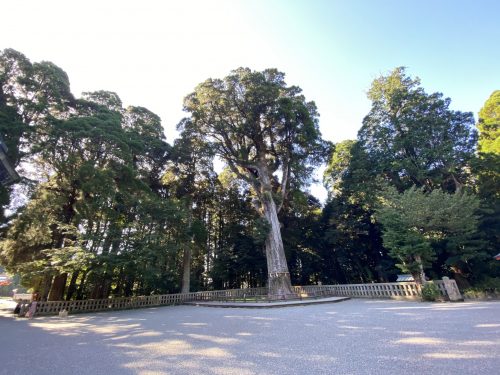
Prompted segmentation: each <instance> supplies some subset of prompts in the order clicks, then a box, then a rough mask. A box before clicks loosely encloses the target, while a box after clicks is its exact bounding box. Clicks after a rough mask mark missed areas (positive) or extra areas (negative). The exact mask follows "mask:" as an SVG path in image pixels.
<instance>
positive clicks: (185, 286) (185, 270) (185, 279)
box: [181, 245, 191, 293]
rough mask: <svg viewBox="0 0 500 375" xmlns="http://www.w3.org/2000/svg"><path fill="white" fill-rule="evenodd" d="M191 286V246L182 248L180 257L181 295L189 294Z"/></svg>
mask: <svg viewBox="0 0 500 375" xmlns="http://www.w3.org/2000/svg"><path fill="white" fill-rule="evenodd" d="M190 285H191V246H189V245H187V246H186V247H185V248H184V254H183V256H182V287H181V293H189V289H190Z"/></svg>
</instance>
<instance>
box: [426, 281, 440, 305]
mask: <svg viewBox="0 0 500 375" xmlns="http://www.w3.org/2000/svg"><path fill="white" fill-rule="evenodd" d="M440 296H441V293H440V292H439V289H438V287H437V286H436V285H434V284H433V283H425V284H424V285H422V299H423V300H424V301H435V300H436V299H438V298H439V297H440Z"/></svg>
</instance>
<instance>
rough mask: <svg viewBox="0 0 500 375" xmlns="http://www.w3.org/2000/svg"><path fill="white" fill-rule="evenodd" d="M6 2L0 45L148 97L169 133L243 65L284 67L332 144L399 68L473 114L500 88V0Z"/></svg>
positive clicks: (86, 87) (89, 83) (81, 85)
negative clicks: (203, 93) (189, 98)
mask: <svg viewBox="0 0 500 375" xmlns="http://www.w3.org/2000/svg"><path fill="white" fill-rule="evenodd" d="M1 9H2V22H1V23H0V49H3V48H14V49H16V50H19V51H21V52H23V53H24V54H25V55H26V56H27V57H28V58H29V59H31V60H32V61H41V60H48V61H52V62H54V63H55V64H57V65H58V66H60V67H61V68H63V69H64V70H65V71H66V72H67V73H68V75H69V78H70V82H71V86H72V91H73V93H74V94H75V95H76V96H79V95H80V93H81V92H83V91H93V90H110V91H115V92H117V93H118V95H119V96H120V97H121V99H122V101H123V102H124V104H125V105H138V106H144V107H147V108H148V109H150V110H152V111H153V112H155V113H157V114H158V115H160V117H161V118H162V120H163V125H164V127H165V129H166V135H167V139H168V141H169V142H172V140H173V139H174V138H175V126H176V124H177V123H178V121H179V120H180V119H181V118H182V117H183V112H182V100H183V97H184V96H185V95H187V94H188V93H190V92H191V91H192V90H193V89H194V87H195V86H196V85H197V84H198V83H199V82H201V81H203V80H205V79H207V78H209V77H212V78H217V77H224V76H225V75H227V74H228V73H229V72H230V71H231V70H232V69H234V68H237V67H239V66H245V67H250V68H252V69H255V70H262V69H265V68H268V67H275V68H278V69H279V70H281V71H283V72H285V73H286V74H287V82H288V83H289V84H295V85H298V86H300V87H302V88H303V90H304V93H305V95H306V97H307V99H308V100H314V101H315V102H316V104H317V105H318V109H319V112H320V114H321V121H320V127H321V131H322V133H323V136H324V138H326V139H328V140H331V141H334V142H337V141H340V140H344V139H352V138H355V137H356V133H357V130H358V129H359V127H360V125H361V120H362V119H363V117H364V116H365V115H366V114H367V113H368V111H369V108H370V102H369V101H368V99H367V98H366V91H367V89H368V88H369V86H370V83H371V81H372V80H373V79H374V78H376V77H377V76H379V75H380V74H384V73H386V72H388V71H389V70H391V69H393V68H394V67H396V66H407V67H408V72H409V73H410V74H411V75H413V76H419V77H420V78H421V80H422V85H423V87H424V88H425V89H426V90H427V91H428V92H434V91H440V92H442V93H443V94H444V95H445V96H448V97H450V98H451V99H452V108H453V109H459V110H463V111H472V112H474V114H475V115H477V112H478V111H479V109H480V108H481V106H482V104H483V103H484V101H485V100H486V99H487V98H488V96H489V95H490V94H491V92H493V91H494V90H495V89H500V1H498V0H470V1H466V0H447V1H445V0H442V1H440V0H413V1H411V0H365V1H362V0H343V1H335V0H330V1H328V0H325V1H321V0H240V1H238V0H232V1H229V0H228V1H224V0H204V1H203V0H200V1H194V0H183V1H180V0H179V1H160V0H158V1H152V0H135V1H126V0H122V1H111V0H107V1H105V0H97V1H95V0H86V1H68V0H62V1H50V0H45V1H40V0H16V1H6V2H3V3H2V5H1ZM317 194H318V195H321V194H323V193H321V192H318V193H317Z"/></svg>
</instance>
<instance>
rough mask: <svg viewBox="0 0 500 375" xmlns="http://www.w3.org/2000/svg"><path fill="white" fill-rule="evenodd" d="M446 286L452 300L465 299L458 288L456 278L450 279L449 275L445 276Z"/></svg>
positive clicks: (444, 282)
mask: <svg viewBox="0 0 500 375" xmlns="http://www.w3.org/2000/svg"><path fill="white" fill-rule="evenodd" d="M443 284H444V288H445V289H446V293H447V294H448V298H449V299H450V301H452V302H456V301H463V300H464V299H463V297H462V295H461V294H460V291H459V290H458V287H457V283H456V282H455V280H450V278H449V277H446V276H445V277H443Z"/></svg>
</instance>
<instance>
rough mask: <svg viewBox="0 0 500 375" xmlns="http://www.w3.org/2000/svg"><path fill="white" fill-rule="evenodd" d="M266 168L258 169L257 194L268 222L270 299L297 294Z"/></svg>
mask: <svg viewBox="0 0 500 375" xmlns="http://www.w3.org/2000/svg"><path fill="white" fill-rule="evenodd" d="M266 169H267V168H261V170H260V171H259V175H260V180H261V190H260V194H259V198H260V201H261V202H260V203H261V207H262V214H263V216H264V217H265V218H266V220H267V222H268V223H269V226H270V230H269V233H268V234H267V238H266V242H265V248H266V260H267V274H268V289H269V291H268V296H269V298H270V299H291V298H296V297H297V294H296V293H295V292H294V291H293V288H292V282H291V280H290V272H289V271H288V265H287V262H286V256H285V249H284V247H283V239H282V238H281V224H280V222H279V219H278V209H277V207H276V203H275V201H274V199H273V194H272V187H271V181H270V178H269V173H268V172H267V170H266Z"/></svg>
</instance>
